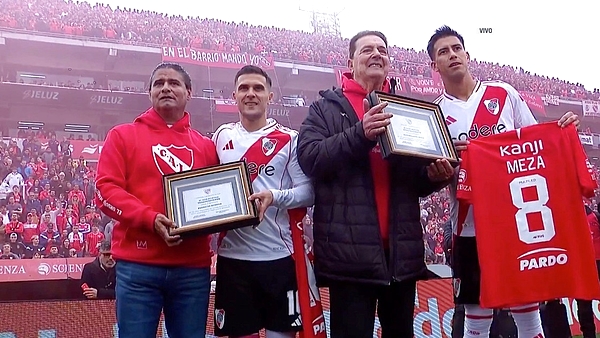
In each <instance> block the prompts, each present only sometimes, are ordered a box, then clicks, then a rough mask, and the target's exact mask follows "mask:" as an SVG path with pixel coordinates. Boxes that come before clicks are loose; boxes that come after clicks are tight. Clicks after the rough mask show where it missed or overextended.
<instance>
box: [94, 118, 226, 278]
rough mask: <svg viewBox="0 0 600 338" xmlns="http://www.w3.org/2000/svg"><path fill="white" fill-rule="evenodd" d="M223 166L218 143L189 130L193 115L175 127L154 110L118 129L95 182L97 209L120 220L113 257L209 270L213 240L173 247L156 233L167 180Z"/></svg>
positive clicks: (111, 134) (191, 240)
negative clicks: (215, 166)
mask: <svg viewBox="0 0 600 338" xmlns="http://www.w3.org/2000/svg"><path fill="white" fill-rule="evenodd" d="M218 163H219V160H218V158H217V152H216V149H215V146H214V144H213V142H212V141H211V140H210V139H209V138H207V137H204V136H202V135H201V134H200V133H198V132H197V131H195V130H193V129H192V128H191V127H190V116H189V114H188V113H187V112H186V113H185V115H184V117H183V118H182V119H181V120H179V121H178V122H177V123H175V124H174V125H173V126H172V127H169V126H167V124H166V123H165V121H164V120H163V119H162V118H161V117H160V116H159V115H158V113H157V112H156V111H154V110H153V109H149V110H148V111H146V112H145V113H143V114H142V115H140V116H139V117H137V118H136V119H135V121H134V122H133V123H130V124H123V125H119V126H116V127H114V128H113V129H112V130H111V131H110V132H109V133H108V136H107V138H106V141H105V142H104V147H103V148H102V153H101V155H100V160H99V162H98V174H97V177H96V188H97V192H96V199H97V201H96V202H97V205H98V206H100V209H101V210H102V211H103V212H104V213H105V214H107V215H108V216H109V217H112V218H114V219H115V220H117V223H116V224H115V227H114V229H113V235H112V253H113V256H114V257H115V258H116V259H117V260H119V259H122V260H128V261H132V262H138V263H148V264H154V265H165V266H187V267H208V266H210V263H211V257H210V247H209V237H208V236H201V237H194V238H186V239H184V240H183V242H182V243H181V244H180V245H177V246H174V247H168V246H167V245H166V243H165V242H164V240H163V239H162V238H161V237H160V236H159V235H158V234H156V232H155V231H154V219H155V218H156V215H157V214H158V213H162V214H165V200H164V194H163V186H162V177H163V175H166V174H171V173H175V172H182V171H187V170H191V169H198V168H203V167H207V166H212V165H216V164H218Z"/></svg>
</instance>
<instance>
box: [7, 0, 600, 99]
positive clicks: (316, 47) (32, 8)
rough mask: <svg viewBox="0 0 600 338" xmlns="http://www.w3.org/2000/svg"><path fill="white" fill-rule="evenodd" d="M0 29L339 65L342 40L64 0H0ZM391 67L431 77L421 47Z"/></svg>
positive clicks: (528, 77) (502, 75) (482, 67)
mask: <svg viewBox="0 0 600 338" xmlns="http://www.w3.org/2000/svg"><path fill="white" fill-rule="evenodd" d="M0 4H2V7H1V8H2V9H1V10H0V27H8V28H13V29H22V30H28V31H40V32H47V33H58V34H66V35H71V36H80V37H82V38H90V39H105V40H114V41H118V42H119V43H128V44H140V45H152V46H170V45H174V46H186V47H187V46H191V47H194V48H199V49H209V50H216V51H230V52H249V53H255V54H264V55H267V54H268V55H273V56H274V57H275V59H284V60H295V61H300V62H307V63H317V64H325V65H337V66H343V65H345V64H346V59H347V46H348V40H347V39H343V38H341V37H338V36H333V35H324V34H317V33H307V32H302V31H292V30H286V29H282V28H277V27H265V26H253V25H249V24H247V23H244V22H240V23H234V22H225V21H221V20H216V19H202V18H199V17H196V18H192V17H183V16H169V15H166V14H164V13H157V12H151V11H145V10H138V9H128V8H120V7H116V8H114V9H113V8H111V7H110V6H108V5H103V4H96V5H90V4H89V3H88V2H80V1H72V0H69V1H64V0H35V1H25V0H0ZM390 56H391V57H392V58H393V61H392V63H393V67H394V68H395V69H396V72H399V73H401V74H405V75H411V76H423V77H431V69H430V68H429V66H428V63H429V57H428V56H427V53H426V52H425V51H416V50H413V49H407V48H402V47H397V46H392V47H391V48H390ZM471 66H472V71H473V73H474V74H475V75H476V76H478V77H480V79H485V80H503V81H506V82H508V83H510V84H512V85H513V86H515V87H516V88H517V89H518V90H522V91H530V92H535V93H539V94H550V95H556V96H561V97H570V98H577V99H583V98H585V99H600V90H599V89H594V90H593V91H589V90H586V89H585V88H584V86H583V85H582V84H579V83H571V82H568V81H565V80H561V79H557V78H550V77H547V76H542V75H538V74H531V73H530V72H528V71H525V70H524V69H522V68H517V67H512V66H507V65H500V64H497V63H490V62H482V61H475V60H474V61H473V62H472V63H471Z"/></svg>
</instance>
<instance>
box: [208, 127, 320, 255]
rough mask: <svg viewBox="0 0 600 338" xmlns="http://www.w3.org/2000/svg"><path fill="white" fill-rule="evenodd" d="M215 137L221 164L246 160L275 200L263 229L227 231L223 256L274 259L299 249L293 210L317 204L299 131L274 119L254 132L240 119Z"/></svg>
mask: <svg viewBox="0 0 600 338" xmlns="http://www.w3.org/2000/svg"><path fill="white" fill-rule="evenodd" d="M213 142H214V143H215V145H216V147H217V153H218V155H219V159H220V161H221V163H229V162H234V161H239V160H244V161H245V162H246V163H247V165H248V171H249V172H250V178H251V179H252V187H253V189H254V192H255V193H258V192H261V191H264V190H271V192H272V193H273V204H272V205H271V206H270V207H269V208H267V210H266V211H265V214H264V217H263V220H262V222H261V223H260V225H259V226H258V227H257V228H252V227H244V228H240V229H236V230H230V231H227V233H226V234H225V236H224V237H223V238H222V240H221V244H220V245H219V248H218V250H217V252H218V254H219V255H220V256H224V257H228V258H233V259H241V260H249V261H270V260H275V259H280V258H284V257H287V256H290V255H291V254H292V253H293V247H292V235H291V229H290V220H289V216H288V212H287V210H288V209H294V208H300V207H309V206H311V205H312V204H313V203H314V190H313V186H312V183H311V181H310V179H309V178H308V177H306V175H304V173H303V172H302V169H301V168H300V165H299V164H298V159H297V157H296V147H297V142H298V132H296V131H295V130H292V129H289V128H286V127H284V126H282V125H280V124H278V123H277V121H275V120H273V119H268V120H267V125H266V126H265V127H264V128H262V129H260V130H257V131H254V132H248V131H246V129H245V128H244V127H243V126H242V124H241V123H240V122H237V123H228V124H224V125H222V126H220V127H219V128H218V129H217V131H215V133H214V134H213Z"/></svg>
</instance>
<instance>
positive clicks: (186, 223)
mask: <svg viewBox="0 0 600 338" xmlns="http://www.w3.org/2000/svg"><path fill="white" fill-rule="evenodd" d="M163 187H164V193H165V202H166V203H165V204H166V205H165V210H166V216H167V217H168V218H169V219H170V220H172V221H173V222H175V224H176V228H174V229H171V230H170V234H171V235H180V236H190V235H207V234H213V233H217V232H221V231H227V230H232V229H237V228H241V227H245V226H251V225H258V224H259V223H260V222H259V219H258V209H257V207H256V204H255V203H254V202H252V201H249V200H248V197H250V195H252V193H253V190H252V182H251V181H250V175H249V174H248V168H247V166H246V162H244V161H238V162H231V163H227V164H221V165H217V166H213V167H208V168H202V169H196V170H191V171H186V172H182V173H175V174H169V175H165V176H163Z"/></svg>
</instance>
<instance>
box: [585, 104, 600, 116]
mask: <svg viewBox="0 0 600 338" xmlns="http://www.w3.org/2000/svg"><path fill="white" fill-rule="evenodd" d="M581 104H582V105H583V116H591V117H600V102H598V101H590V100H582V101H581Z"/></svg>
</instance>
